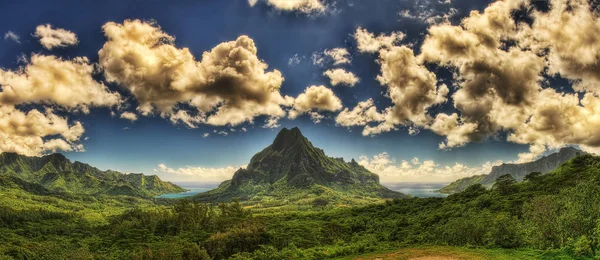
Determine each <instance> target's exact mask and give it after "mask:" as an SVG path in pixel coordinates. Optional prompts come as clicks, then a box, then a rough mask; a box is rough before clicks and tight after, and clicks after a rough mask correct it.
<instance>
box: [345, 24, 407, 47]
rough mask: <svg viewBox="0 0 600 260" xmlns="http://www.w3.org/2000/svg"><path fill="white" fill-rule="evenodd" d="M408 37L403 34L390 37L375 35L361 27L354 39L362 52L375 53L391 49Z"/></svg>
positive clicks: (357, 29)
mask: <svg viewBox="0 0 600 260" xmlns="http://www.w3.org/2000/svg"><path fill="white" fill-rule="evenodd" d="M405 36H406V35H405V34H404V33H402V32H392V33H390V34H389V35H385V34H380V35H377V36H375V34H374V33H372V32H369V31H367V29H363V28H361V27H358V28H356V31H355V32H354V39H355V40H356V44H357V46H356V47H357V48H358V50H359V51H360V52H367V53H375V52H378V51H379V50H380V49H383V48H391V47H392V46H394V45H396V44H397V43H398V42H400V41H402V40H403V39H404V37H405Z"/></svg>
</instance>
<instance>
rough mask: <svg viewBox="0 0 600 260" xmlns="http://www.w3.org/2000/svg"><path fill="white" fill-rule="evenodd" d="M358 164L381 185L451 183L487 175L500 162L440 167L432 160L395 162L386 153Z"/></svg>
mask: <svg viewBox="0 0 600 260" xmlns="http://www.w3.org/2000/svg"><path fill="white" fill-rule="evenodd" d="M358 163H359V164H360V165H362V166H364V167H365V168H367V169H368V170H370V171H372V172H374V173H376V174H378V175H379V177H380V181H381V182H382V183H398V182H434V181H435V182H444V181H445V182H451V181H454V180H457V179H460V178H464V177H469V176H473V175H480V174H488V173H489V172H490V170H491V169H492V167H493V166H495V165H500V164H501V162H500V161H497V162H486V163H484V164H483V165H481V166H478V167H469V166H466V165H464V164H460V163H455V164H454V165H447V166H442V165H440V164H438V163H436V162H435V161H433V160H424V161H421V160H420V159H419V158H416V157H415V158H413V159H412V160H410V161H405V160H402V161H400V162H398V163H397V162H396V159H395V158H391V157H390V155H389V154H388V153H386V152H383V153H381V154H378V155H375V156H373V157H371V158H369V157H367V156H361V157H360V159H359V160H358Z"/></svg>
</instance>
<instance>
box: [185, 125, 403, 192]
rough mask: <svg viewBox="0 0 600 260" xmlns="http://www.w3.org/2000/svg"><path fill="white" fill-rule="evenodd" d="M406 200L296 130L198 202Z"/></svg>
mask: <svg viewBox="0 0 600 260" xmlns="http://www.w3.org/2000/svg"><path fill="white" fill-rule="evenodd" d="M405 197H408V196H407V195H404V194H402V193H398V192H395V191H392V190H389V189H388V188H386V187H384V186H382V185H381V184H379V176H378V175H377V174H374V173H372V172H370V171H369V170H367V169H365V168H364V167H363V166H361V165H359V164H358V163H357V162H356V161H355V160H354V159H352V160H351V161H350V162H345V161H344V159H343V158H332V157H328V156H327V155H325V153H324V151H323V150H321V149H319V148H316V147H314V146H313V145H312V143H311V142H310V141H309V140H308V139H307V138H306V137H304V136H303V135H302V133H301V131H300V129H298V128H297V127H295V128H292V129H287V128H283V129H282V130H281V131H280V132H279V133H278V134H277V137H276V138H275V140H274V141H273V143H272V144H271V145H269V146H268V147H266V148H265V149H264V150H262V151H260V152H259V153H257V154H256V155H254V156H253V157H252V159H251V160H250V163H249V164H248V166H247V167H246V168H245V169H239V170H238V171H236V172H235V174H234V175H233V177H232V179H231V180H228V181H225V182H223V183H222V184H221V185H219V187H218V188H217V189H215V190H212V191H209V192H205V193H201V194H198V195H196V196H195V197H194V199H196V200H199V201H227V200H231V199H233V198H238V199H240V200H243V201H248V200H251V201H262V200H283V201H288V202H289V201H300V202H307V203H308V202H310V201H313V202H315V203H317V202H318V201H321V202H324V201H326V200H336V201H338V202H339V201H343V203H352V202H353V201H354V202H355V201H358V200H365V199H381V198H405Z"/></svg>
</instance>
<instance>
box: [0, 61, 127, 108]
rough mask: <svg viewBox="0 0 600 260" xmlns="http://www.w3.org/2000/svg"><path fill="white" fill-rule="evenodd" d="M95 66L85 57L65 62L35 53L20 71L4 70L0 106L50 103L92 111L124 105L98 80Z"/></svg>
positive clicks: (0, 77)
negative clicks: (91, 109) (95, 76)
mask: <svg viewBox="0 0 600 260" xmlns="http://www.w3.org/2000/svg"><path fill="white" fill-rule="evenodd" d="M93 74H94V66H93V65H92V64H90V63H89V61H88V59H87V58H85V57H77V58H74V59H72V60H63V59H61V58H58V57H56V56H44V55H39V54H34V55H32V56H31V60H30V61H29V63H27V64H26V65H24V66H23V67H21V68H19V69H17V70H14V71H12V70H3V69H0V86H1V87H2V91H1V92H0V104H1V105H20V104H27V103H50V104H56V105H59V106H61V107H64V108H67V109H71V110H81V111H83V112H86V113H87V112H88V111H89V108H90V107H92V106H105V107H109V106H115V105H119V104H120V103H121V97H120V95H119V94H118V93H116V92H111V91H109V90H108V88H107V87H106V86H105V85H104V84H102V83H100V82H97V81H95V80H94V78H93V77H92V76H93Z"/></svg>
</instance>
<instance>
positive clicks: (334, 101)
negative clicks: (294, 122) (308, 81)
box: [289, 86, 342, 120]
mask: <svg viewBox="0 0 600 260" xmlns="http://www.w3.org/2000/svg"><path fill="white" fill-rule="evenodd" d="M340 109H342V101H341V100H340V99H339V98H338V97H337V96H336V95H335V94H334V93H333V91H331V89H328V88H326V87H325V86H310V87H308V88H307V89H306V90H304V92H303V93H302V94H300V95H299V96H298V97H297V98H296V100H295V101H294V106H293V107H292V110H290V112H289V118H291V119H295V118H297V117H298V116H300V115H302V114H304V113H307V112H310V111H312V110H317V111H331V112H333V111H338V110H340ZM313 120H314V118H313Z"/></svg>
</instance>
